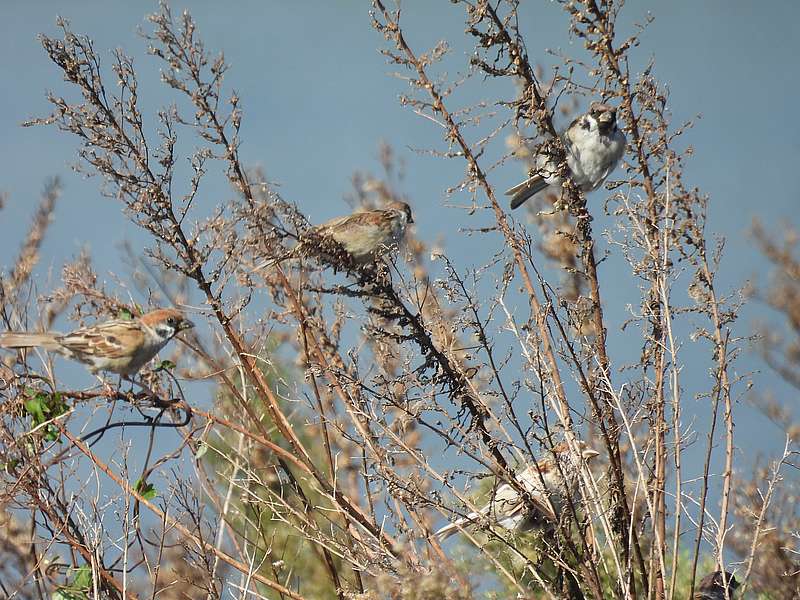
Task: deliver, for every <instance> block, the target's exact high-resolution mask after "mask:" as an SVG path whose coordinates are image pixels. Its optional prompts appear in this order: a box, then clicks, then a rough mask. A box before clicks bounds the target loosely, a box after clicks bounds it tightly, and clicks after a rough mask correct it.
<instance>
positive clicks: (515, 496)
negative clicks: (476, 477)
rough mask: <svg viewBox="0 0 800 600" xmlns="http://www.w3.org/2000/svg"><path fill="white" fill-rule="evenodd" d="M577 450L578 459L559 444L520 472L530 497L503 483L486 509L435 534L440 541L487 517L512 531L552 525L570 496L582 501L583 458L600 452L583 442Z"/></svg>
mask: <svg viewBox="0 0 800 600" xmlns="http://www.w3.org/2000/svg"><path fill="white" fill-rule="evenodd" d="M578 449H579V451H580V457H579V458H578V457H575V456H574V455H573V453H572V451H571V450H570V449H569V446H568V445H567V443H566V442H562V443H560V444H557V445H556V446H555V447H554V448H553V452H552V453H551V454H549V455H548V456H547V457H546V458H543V459H542V460H539V461H537V462H536V463H535V464H533V465H531V466H529V467H527V468H526V469H524V470H523V471H521V472H520V473H519V474H517V475H516V480H517V481H518V482H519V484H520V486H521V487H522V488H523V489H525V490H526V491H527V492H528V497H527V498H526V497H523V496H522V495H520V493H519V492H518V491H517V489H516V488H515V487H513V486H512V485H510V484H508V483H505V482H504V483H501V484H500V485H499V486H497V488H496V489H494V490H493V491H492V497H491V499H490V500H489V502H488V503H487V504H486V505H485V506H484V507H483V508H481V509H480V510H479V511H477V512H472V513H470V514H468V515H467V516H466V517H462V518H460V519H458V520H457V521H455V522H453V523H450V524H449V525H446V526H444V527H442V528H441V529H439V530H438V531H437V532H436V533H435V534H434V535H436V537H438V538H439V541H443V540H446V539H447V538H449V537H450V536H451V535H453V534H455V533H457V532H458V531H459V530H461V529H463V527H464V526H465V525H468V524H472V523H476V522H478V521H479V520H480V519H481V517H484V516H486V517H489V519H490V520H491V521H492V522H493V523H495V524H497V525H500V526H501V527H504V528H506V529H509V530H511V531H533V530H535V529H543V528H547V527H550V526H552V525H553V524H554V523H555V522H556V521H558V517H559V515H560V514H561V512H562V511H563V510H564V508H565V507H566V506H567V502H568V498H571V499H572V501H573V502H578V501H579V486H578V475H579V473H580V461H581V460H587V461H588V460H590V459H592V458H594V457H595V456H597V455H598V454H599V452H597V451H596V450H592V449H591V448H589V447H588V446H587V445H586V442H582V441H581V442H578ZM556 460H557V461H558V462H559V463H560V465H561V471H562V472H563V474H564V480H563V481H565V482H566V484H567V487H568V494H567V495H565V494H564V493H563V492H564V489H563V487H562V485H563V484H562V479H561V475H560V474H559V470H558V467H557V465H556ZM540 474H541V477H540ZM542 481H544V485H542Z"/></svg>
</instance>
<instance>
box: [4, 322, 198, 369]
mask: <svg viewBox="0 0 800 600" xmlns="http://www.w3.org/2000/svg"><path fill="white" fill-rule="evenodd" d="M192 327H194V323H192V322H191V321H189V320H188V319H187V318H185V317H184V316H183V315H182V314H181V313H180V312H179V311H177V310H174V309H171V308H162V309H158V310H154V311H151V312H149V313H147V314H144V315H142V316H141V317H138V318H135V319H130V320H123V319H114V320H112V321H106V322H105V323H100V324H98V325H93V326H91V327H83V328H81V329H78V330H76V331H73V332H72V333H67V334H61V333H55V332H49V333H15V332H8V333H2V334H0V348H10V349H24V348H37V347H38V348H43V349H44V350H48V351H50V352H57V353H58V354H61V355H63V356H66V357H67V358H70V359H72V360H76V361H78V362H81V363H84V364H86V365H88V366H89V370H90V371H91V372H92V373H96V372H98V371H109V372H111V373H117V374H119V375H122V376H125V377H129V376H131V375H134V374H136V373H137V372H138V371H139V370H140V369H141V368H142V367H143V366H144V365H146V364H147V363H148V362H150V360H152V359H153V357H155V355H156V354H158V352H159V351H160V350H161V349H162V348H163V347H164V346H166V344H167V342H169V341H170V340H171V339H172V338H173V337H175V336H176V335H177V334H178V333H180V332H181V331H184V330H186V329H191V328H192Z"/></svg>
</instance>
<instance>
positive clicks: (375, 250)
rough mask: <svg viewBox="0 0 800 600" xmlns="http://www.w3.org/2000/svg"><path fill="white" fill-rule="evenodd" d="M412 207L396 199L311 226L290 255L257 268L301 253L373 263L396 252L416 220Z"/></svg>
mask: <svg viewBox="0 0 800 600" xmlns="http://www.w3.org/2000/svg"><path fill="white" fill-rule="evenodd" d="M413 222H414V218H413V217H412V215H411V207H410V206H409V205H408V204H406V203H405V202H399V201H396V200H393V201H391V202H388V203H387V205H386V207H385V208H379V209H375V210H366V211H361V212H355V213H353V214H350V215H346V216H343V217H336V218H335V219H331V220H330V221H327V222H325V223H323V224H322V225H317V226H316V227H312V228H311V229H310V230H309V231H308V232H306V233H305V234H303V236H302V237H301V238H300V243H299V244H297V245H296V246H295V247H294V248H292V250H290V251H289V252H288V253H287V254H285V255H283V256H281V257H280V258H278V259H273V260H271V261H268V262H266V263H263V264H261V265H259V266H258V267H256V270H258V269H262V268H264V267H266V266H271V265H274V264H277V263H279V262H281V261H284V260H287V259H289V258H295V257H298V256H316V257H317V258H319V259H320V260H322V261H323V262H325V263H328V264H332V265H334V266H337V265H341V264H342V263H347V262H349V263H350V264H352V265H355V266H362V265H366V264H368V263H370V262H374V261H375V260H377V259H379V258H380V257H381V256H384V255H385V254H387V253H388V252H393V251H395V250H396V249H397V248H398V247H399V246H400V243H401V242H402V241H403V238H404V237H405V232H406V226H407V225H408V224H409V223H413Z"/></svg>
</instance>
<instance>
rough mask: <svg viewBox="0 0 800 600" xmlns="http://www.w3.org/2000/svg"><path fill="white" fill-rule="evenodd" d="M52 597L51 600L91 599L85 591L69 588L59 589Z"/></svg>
mask: <svg viewBox="0 0 800 600" xmlns="http://www.w3.org/2000/svg"><path fill="white" fill-rule="evenodd" d="M50 598H51V600H89V596H87V595H86V594H84V593H83V592H80V591H75V590H71V589H69V588H59V589H57V590H56V591H55V592H53V595H52V596H50Z"/></svg>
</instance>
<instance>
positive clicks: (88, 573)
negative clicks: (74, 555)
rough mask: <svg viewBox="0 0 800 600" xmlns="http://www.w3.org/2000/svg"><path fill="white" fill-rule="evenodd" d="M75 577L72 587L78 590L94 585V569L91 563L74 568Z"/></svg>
mask: <svg viewBox="0 0 800 600" xmlns="http://www.w3.org/2000/svg"><path fill="white" fill-rule="evenodd" d="M74 572H75V577H74V578H73V579H72V585H71V586H70V587H72V588H74V589H78V590H88V589H89V588H90V587H92V570H91V569H90V568H89V565H83V566H82V567H80V568H79V569H74Z"/></svg>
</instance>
